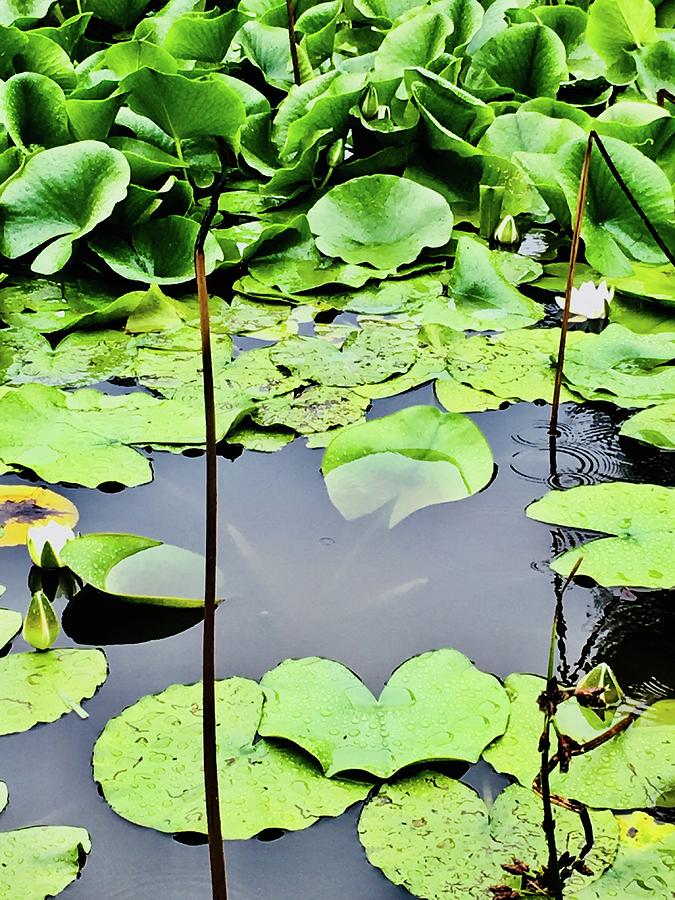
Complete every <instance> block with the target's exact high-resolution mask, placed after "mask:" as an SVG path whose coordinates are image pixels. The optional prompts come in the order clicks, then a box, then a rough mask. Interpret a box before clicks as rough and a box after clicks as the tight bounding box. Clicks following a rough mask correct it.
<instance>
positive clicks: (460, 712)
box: [260, 650, 508, 778]
mask: <svg viewBox="0 0 675 900" xmlns="http://www.w3.org/2000/svg"><path fill="white" fill-rule="evenodd" d="M260 684H261V687H262V688H263V690H264V692H265V698H266V699H265V706H264V709H263V718H262V722H261V725H260V733H261V734H263V735H266V736H267V737H283V738H285V739H287V740H290V741H293V743H295V744H298V745H299V746H300V747H302V748H303V749H304V750H307V751H309V752H310V753H311V754H312V755H313V756H315V757H316V758H317V759H318V760H319V762H320V763H321V765H322V767H323V769H324V771H325V773H326V775H328V776H332V775H336V774H338V773H339V772H345V771H348V770H357V769H358V770H362V771H366V772H370V773H371V774H373V775H376V776H378V777H379V778H389V777H390V776H391V775H393V774H394V772H397V771H398V770H399V769H402V768H403V767H404V766H407V765H411V764H413V763H418V762H422V761H428V760H431V759H454V760H458V759H459V760H467V761H469V762H476V760H477V759H478V757H479V756H480V753H481V750H482V749H483V748H484V747H485V746H486V744H488V743H489V742H490V741H491V740H492V739H493V737H494V736H495V735H497V734H501V733H502V732H503V730H504V728H505V725H506V719H507V715H508V703H507V702H506V697H505V695H504V690H503V688H502V686H501V685H500V684H499V682H498V681H497V679H496V678H494V677H493V676H492V675H487V674H486V673H485V672H481V671H479V670H478V669H476V668H475V667H474V666H473V665H472V663H471V662H470V660H468V659H467V658H466V657H465V656H464V655H463V654H461V653H458V652H457V651H456V650H434V651H431V652H429V653H423V654H421V655H420V656H414V657H413V658H412V659H410V660H408V661H407V662H405V663H403V665H402V666H400V667H399V668H398V669H397V670H396V671H395V672H394V674H393V675H392V676H391V678H390V679H389V681H388V682H387V684H386V685H385V687H384V689H383V691H382V693H381V694H380V697H379V699H376V698H375V697H374V696H373V695H372V694H371V693H370V691H369V690H368V688H367V687H366V686H365V685H364V684H363V683H362V682H361V681H360V680H359V679H358V678H357V676H356V675H354V673H353V672H350V670H349V669H347V668H346V666H343V665H342V663H338V662H334V661H333V660H329V659H320V658H318V657H309V658H307V659H299V660H298V659H291V660H286V661H285V662H283V663H281V664H280V665H279V666H277V667H276V669H272V670H271V671H270V672H267V673H266V674H265V676H264V677H263V679H262V681H261V682H260Z"/></svg>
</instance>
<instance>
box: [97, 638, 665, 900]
mask: <svg viewBox="0 0 675 900" xmlns="http://www.w3.org/2000/svg"><path fill="white" fill-rule="evenodd" d="M544 684H545V682H544V679H542V678H538V677H536V676H533V675H523V674H515V675H511V676H509V677H508V678H507V679H506V683H505V687H502V685H501V684H500V682H499V681H498V680H497V679H496V678H494V677H493V676H491V675H488V674H486V673H484V672H481V671H479V670H478V669H476V668H475V667H474V666H473V665H472V664H471V663H470V661H469V660H468V659H467V658H466V657H465V656H463V655H462V654H461V653H458V652H457V651H456V650H450V649H444V650H435V651H430V652H427V653H424V654H422V655H420V656H416V657H413V658H412V659H410V660H408V661H407V662H405V663H404V664H403V665H401V666H400V667H399V668H398V669H397V670H396V671H395V672H394V674H393V675H392V676H391V678H390V679H389V681H388V682H387V684H386V685H385V687H384V689H383V691H382V693H381V694H380V696H379V698H375V697H374V696H373V695H372V694H371V692H370V691H369V690H368V688H367V687H366V686H365V685H364V684H363V683H362V682H361V681H360V680H359V679H358V677H357V676H356V675H355V674H354V673H353V672H351V671H350V670H349V669H347V668H346V667H345V666H344V665H342V664H341V663H338V662H334V661H332V660H327V659H321V658H317V657H310V658H307V659H294V660H285V661H284V662H282V663H281V664H280V665H279V666H277V667H276V668H275V669H272V670H271V671H269V672H267V673H266V674H265V675H264V676H263V678H262V679H261V681H260V685H257V684H256V683H255V682H253V681H249V680H247V679H243V678H230V679H227V680H226V681H221V682H218V683H217V703H218V709H219V722H220V723H222V724H220V725H219V726H218V728H219V741H218V749H219V755H220V766H219V773H220V775H219V777H220V800H221V815H222V819H223V829H224V834H225V836H226V837H227V838H230V839H242V838H248V837H251V836H253V835H255V834H257V833H259V832H260V831H262V830H264V829H268V828H282V829H287V830H297V829H300V828H306V827H308V826H310V825H312V824H313V823H314V822H315V821H316V819H317V818H318V817H320V816H325V815H331V816H335V815H339V814H340V813H341V812H342V811H343V810H344V809H345V808H346V807H347V806H350V805H352V804H353V803H355V802H358V801H361V800H364V799H365V798H366V797H367V796H369V799H368V800H367V802H366V804H365V806H364V808H363V810H362V813H361V816H360V821H359V836H360V838H361V841H362V843H363V845H364V847H365V849H366V852H367V854H368V857H369V859H370V861H371V862H372V863H373V865H376V866H378V867H379V868H381V869H382V870H383V872H384V873H385V875H386V876H387V877H388V878H390V879H391V880H392V881H394V882H395V883H397V884H403V885H405V886H406V887H407V888H408V890H410V891H411V893H413V894H414V895H416V896H420V897H427V898H433V900H436V898H438V900H448V898H455V897H457V898H459V897H464V896H475V897H483V896H485V895H486V893H487V892H488V889H489V888H490V887H492V886H496V885H504V884H506V885H508V886H510V887H511V888H512V889H515V888H518V887H519V886H520V880H519V878H518V877H516V876H514V875H507V874H506V873H505V871H504V869H503V866H504V865H505V864H512V863H513V860H514V858H515V859H518V860H522V861H525V862H526V864H527V866H528V867H529V868H528V870H529V873H530V875H531V876H532V877H534V876H536V874H537V873H538V872H540V871H541V870H542V869H543V867H544V865H545V862H546V852H547V848H546V842H545V837H544V835H543V833H542V831H541V827H540V823H541V819H542V806H541V798H540V797H539V796H538V795H537V794H536V793H535V792H534V791H533V790H532V783H533V781H534V779H535V777H536V775H537V773H538V771H539V765H540V762H541V759H540V753H539V751H538V741H539V734H540V732H541V724H542V713H541V711H540V710H539V708H538V706H537V703H536V698H537V696H538V695H539V694H540V693H541V691H542V689H543V687H544ZM200 702H201V692H200V685H198V684H197V685H172V686H171V687H169V688H167V689H166V690H165V691H162V692H161V693H160V694H155V695H150V696H147V697H143V698H142V699H141V700H139V701H138V702H137V703H135V704H134V705H133V706H130V707H129V708H128V709H126V710H124V711H123V712H122V713H121V714H120V715H119V716H117V717H115V718H113V719H111V720H110V721H109V722H108V724H107V725H106V727H105V729H104V730H103V732H102V734H101V735H100V737H99V739H98V741H97V743H96V745H95V748H94V756H93V767H94V777H95V779H96V780H97V781H98V783H99V784H100V786H101V789H102V791H103V794H104V796H105V798H106V800H107V801H108V803H109V804H110V805H111V806H112V808H113V809H114V810H115V811H116V812H117V813H118V814H119V815H121V816H123V817H124V818H126V819H129V820H130V821H132V822H135V823H137V824H140V825H143V826H145V827H150V828H155V829H157V830H160V831H165V832H181V831H197V832H202V833H204V832H205V831H206V822H205V803H204V793H203V783H202V779H201V775H200V768H201V719H200V717H199V716H198V715H195V710H198V709H199V704H200ZM674 707H675V703H674V702H673V701H659V702H657V703H655V704H654V705H653V706H651V707H650V708H649V709H648V710H647V711H646V712H645V713H644V714H643V715H641V716H639V717H638V718H637V719H636V721H635V722H633V723H632V724H631V725H629V727H628V728H627V729H625V730H624V731H622V732H621V733H619V734H617V735H615V736H614V737H611V738H610V739H609V740H607V741H606V743H604V744H603V745H602V747H601V748H598V749H597V750H595V751H592V752H589V753H587V754H585V755H583V756H582V757H580V759H579V760H574V761H573V762H572V766H571V768H570V771H569V773H568V774H566V775H559V776H557V777H556V780H555V785H554V787H555V791H556V793H557V794H558V796H562V797H567V798H571V799H574V800H577V801H579V802H584V803H586V804H587V805H588V806H589V807H590V817H591V821H592V824H593V831H594V842H593V848H592V851H591V854H590V856H589V857H588V858H587V860H586V863H587V864H588V870H587V871H585V873H584V874H582V873H576V874H575V875H574V876H573V878H572V879H571V880H570V881H569V882H567V884H566V896H571V897H577V896H578V897H580V898H591V897H603V896H607V894H605V893H603V892H604V891H606V890H610V888H612V889H616V890H617V891H620V889H621V887H625V886H626V885H628V884H630V882H631V881H632V879H633V878H634V877H635V872H636V867H641V868H640V877H641V880H642V881H643V882H644V883H645V884H649V885H650V887H651V888H653V889H654V890H655V894H654V896H656V897H663V898H665V897H666V896H667V892H666V893H664V885H668V884H670V880H669V879H670V878H671V877H672V871H671V870H672V858H671V848H672V846H673V841H674V834H675V827H673V826H662V827H659V826H656V824H655V823H654V820H653V819H651V818H650V817H649V816H647V815H644V814H640V813H638V814H635V815H633V816H632V817H621V816H615V815H613V814H612V813H611V812H609V810H610V809H613V808H618V809H621V808H630V807H645V806H649V807H651V806H655V805H656V806H659V805H665V806H668V805H669V804H670V799H669V797H670V796H671V794H672V790H673V786H674V785H675V755H674V754H675V737H674V735H675V728H674V727H673V722H674V719H673V716H674ZM622 715H625V710H622V709H621V708H619V707H616V708H610V709H608V710H606V711H603V712H596V711H593V710H588V709H585V708H584V707H582V706H580V705H579V703H578V702H577V700H576V699H574V698H572V699H570V700H568V701H565V702H564V703H562V705H561V707H560V709H559V712H558V714H557V718H556V725H557V727H558V728H559V729H560V731H561V732H562V733H565V734H569V735H571V737H572V738H573V739H575V740H577V741H578V742H580V743H582V742H584V741H588V740H590V739H593V738H597V737H598V736H599V735H602V734H603V732H605V731H607V730H609V729H610V728H611V727H612V725H613V724H614V722H615V721H618V720H619V719H620V718H621V717H622ZM256 735H257V739H256ZM279 738H282V739H283V741H284V742H283V743H279V742H278V740H277V739H279ZM167 746H170V747H171V753H170V754H169V755H167V752H166V747H167ZM301 751H306V753H305V754H303V753H302V752H301ZM307 754H311V757H313V758H314V759H311V757H310V756H308V755H307ZM481 755H482V756H483V757H484V758H485V759H486V760H487V761H488V762H490V763H491V764H492V765H493V766H495V767H496V768H497V769H498V770H499V771H504V772H508V773H509V774H511V775H513V776H514V777H515V778H516V779H517V780H518V781H519V782H520V785H521V786H517V785H514V786H511V787H509V788H507V789H506V790H505V791H504V792H503V793H502V794H500V796H499V797H498V798H497V800H496V802H495V803H494V805H493V807H492V809H489V810H488V808H487V807H486V806H485V804H484V803H483V801H481V800H480V799H479V798H478V796H477V795H476V794H475V792H474V791H473V790H472V789H470V788H468V787H467V786H466V785H464V784H462V783H460V782H458V781H456V780H454V779H452V778H449V777H448V776H447V775H443V774H441V773H440V772H439V771H432V770H424V771H419V770H418V771H416V772H415V771H413V772H412V774H411V772H410V769H409V768H408V767H410V766H411V765H417V766H419V765H420V764H421V763H424V764H427V765H428V764H433V763H434V762H441V761H447V760H461V761H466V762H469V763H473V762H476V761H477V760H478V759H479V758H480V757H481ZM314 760H316V761H314ZM404 768H405V769H407V770H408V771H407V772H406V773H404V774H398V775H397V773H399V772H400V770H402V769H404ZM357 773H364V774H363V778H362V779H361V780H359V779H358V778H357ZM347 776H349V777H347ZM373 776H374V777H375V778H377V779H392V776H397V777H395V778H394V780H393V781H392V780H390V781H389V782H387V783H385V784H384V785H380V786H379V790H378V786H377V785H376V784H374V783H373V781H372V778H373ZM555 818H556V826H557V834H558V842H559V846H564V847H566V848H567V850H568V851H569V852H570V853H571V854H574V853H575V852H579V850H580V848H581V847H582V846H583V844H584V837H583V829H582V825H581V820H580V819H579V817H578V815H577V813H575V812H572V811H570V810H569V809H565V808H564V807H562V806H556V807H555ZM629 825H630V827H629ZM638 834H639V835H640V838H641V839H640V840H639V841H636V840H635V838H636V837H637V836H638ZM439 849H442V851H443V852H442V853H439ZM659 879H661V880H659ZM668 890H669V888H668ZM617 895H618V894H617Z"/></svg>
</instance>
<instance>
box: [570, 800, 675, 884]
mask: <svg viewBox="0 0 675 900" xmlns="http://www.w3.org/2000/svg"><path fill="white" fill-rule="evenodd" d="M616 820H617V822H618V823H619V851H618V853H617V855H616V859H615V860H614V862H613V863H612V865H611V866H610V868H609V869H606V870H605V872H603V874H602V876H601V877H600V878H599V879H598V880H597V881H594V882H593V884H589V885H588V886H587V887H585V888H584V889H583V890H581V891H579V894H578V898H579V900H606V898H607V897H626V898H628V897H631V898H632V897H635V898H638V897H643V898H644V900H647V898H652V900H656V898H658V900H668V898H669V897H670V895H671V894H672V885H673V881H674V880H675V825H671V824H668V823H666V822H658V821H657V820H655V819H653V818H652V817H651V816H648V815H647V813H644V812H634V813H631V814H630V815H628V816H617V817H616Z"/></svg>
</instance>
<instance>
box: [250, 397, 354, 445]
mask: <svg viewBox="0 0 675 900" xmlns="http://www.w3.org/2000/svg"><path fill="white" fill-rule="evenodd" d="M369 405H370V401H369V400H368V399H367V398H365V397H361V396H360V395H359V394H357V393H356V392H355V391H350V390H349V389H348V388H335V387H326V386H324V385H314V386H312V387H309V388H307V389H306V390H304V391H302V393H301V394H298V395H297V396H296V395H295V394H284V395H283V396H281V397H271V398H270V399H269V400H263V401H262V402H261V403H258V404H257V406H256V407H255V409H254V410H253V412H252V413H251V418H252V419H253V421H254V422H256V423H257V424H258V425H262V426H263V427H265V428H270V427H275V426H283V427H284V428H290V429H291V430H293V431H297V432H298V434H313V433H314V432H317V431H327V430H328V429H329V428H336V427H337V426H339V425H350V424H351V423H352V422H355V421H357V420H358V419H360V418H361V416H362V415H363V413H364V412H365V411H366V409H367V408H368V406H369Z"/></svg>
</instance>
